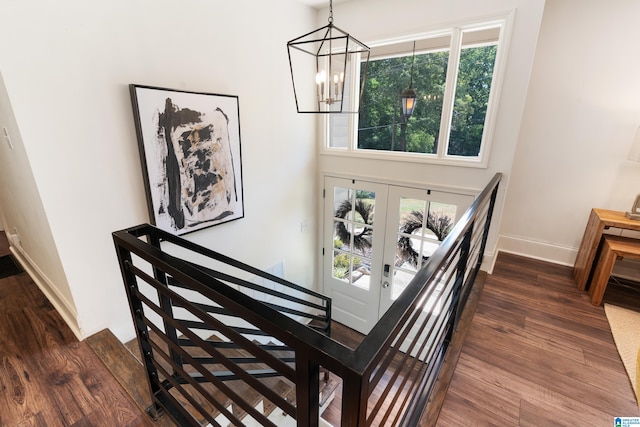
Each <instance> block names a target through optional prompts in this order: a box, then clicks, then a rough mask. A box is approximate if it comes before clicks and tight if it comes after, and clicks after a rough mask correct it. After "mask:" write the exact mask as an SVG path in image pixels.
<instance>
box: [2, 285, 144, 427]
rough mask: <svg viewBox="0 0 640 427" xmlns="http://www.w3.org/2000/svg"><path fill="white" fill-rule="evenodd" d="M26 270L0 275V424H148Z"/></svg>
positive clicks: (14, 425)
mask: <svg viewBox="0 0 640 427" xmlns="http://www.w3.org/2000/svg"><path fill="white" fill-rule="evenodd" d="M152 425H153V424H152V423H151V422H150V421H149V419H148V417H147V415H146V414H144V413H143V412H142V411H140V410H139V408H138V407H137V406H136V405H135V404H134V403H133V401H132V400H131V399H130V398H129V396H128V395H127V394H126V393H125V392H124V390H123V389H122V388H121V387H120V386H119V384H118V383H117V382H116V380H115V378H113V376H112V375H111V374H110V373H109V371H108V370H107V369H106V368H105V366H104V365H103V364H102V363H101V362H100V361H99V359H98V358H97V357H96V356H95V353H94V352H93V351H92V350H91V349H90V348H89V347H88V345H87V344H86V343H84V342H79V341H78V340H77V339H76V338H75V336H74V335H73V333H72V332H71V330H70V329H69V327H68V326H67V325H66V324H65V323H64V321H63V320H62V318H61V317H60V315H59V314H58V312H57V311H56V310H55V309H54V308H53V306H52V305H51V304H50V303H49V302H48V301H47V299H46V298H45V297H44V295H43V294H42V292H41V291H40V290H39V289H38V287H37V286H36V285H35V283H33V281H32V280H31V278H30V277H29V276H28V275H27V273H19V274H17V275H13V276H9V277H6V278H3V279H0V426H2V427H17V426H20V427H22V426H25V427H26V426H43V427H44V426H56V427H57V426H78V427H80V426H83V427H84V426H130V427H134V426H152Z"/></svg>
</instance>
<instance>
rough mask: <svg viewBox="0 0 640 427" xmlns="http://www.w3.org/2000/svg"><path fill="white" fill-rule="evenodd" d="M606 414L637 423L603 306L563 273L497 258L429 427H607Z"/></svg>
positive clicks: (532, 263) (541, 265) (524, 261)
mask: <svg viewBox="0 0 640 427" xmlns="http://www.w3.org/2000/svg"><path fill="white" fill-rule="evenodd" d="M615 291H616V290H615V289H611V290H608V291H607V294H606V295H605V301H606V299H607V298H609V300H612V299H615V298H617V296H616V292H615ZM626 301H627V303H629V302H630V301H629V297H626ZM635 303H636V305H635V307H637V308H640V304H639V303H638V300H637V299H636V301H635ZM615 416H628V417H631V416H638V405H637V403H636V401H635V398H634V394H633V390H632V388H631V384H630V382H629V379H628V377H627V375H626V374H625V370H624V367H623V365H622V362H621V361H620V358H619V356H618V353H617V350H616V348H615V344H614V342H613V338H612V336H611V331H610V329H609V325H608V322H607V319H606V316H605V314H604V310H603V308H602V307H594V306H592V305H591V303H590V300H589V296H588V294H587V293H586V292H580V291H578V290H577V289H576V286H575V284H574V282H573V279H572V276H571V268H569V267H563V266H558V265H554V264H549V263H545V262H541V261H536V260H532V259H528V258H521V257H518V256H515V255H509V254H500V256H499V258H498V261H497V263H496V267H495V270H494V272H493V274H492V275H490V276H488V278H487V281H486V283H485V286H484V290H483V292H482V295H481V297H480V301H479V305H478V308H477V311H476V314H475V316H474V318H473V321H472V323H471V326H470V329H469V331H468V335H467V338H466V340H465V343H464V345H463V348H462V353H461V355H460V358H459V360H458V365H457V366H456V370H455V373H454V376H453V380H452V382H451V384H450V387H449V390H448V392H447V395H446V398H445V401H444V405H443V407H442V410H441V412H440V416H439V418H438V423H437V425H438V426H443V427H445V426H452V425H470V424H472V425H478V426H484V425H505V426H576V425H585V426H587V425H588V426H608V425H612V424H613V418H614V417H615Z"/></svg>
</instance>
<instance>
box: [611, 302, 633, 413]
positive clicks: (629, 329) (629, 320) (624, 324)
mask: <svg viewBox="0 0 640 427" xmlns="http://www.w3.org/2000/svg"><path fill="white" fill-rule="evenodd" d="M604 312H605V314H606V315H607V320H608V321H609V325H610V326H611V334H612V335H613V340H614V341H615V343H616V348H617V349H618V353H619V354H620V358H621V359H622V363H623V364H624V367H625V369H626V370H627V374H628V375H629V379H630V380H631V386H632V387H633V391H634V392H635V393H636V398H637V399H638V401H639V403H640V392H639V390H638V383H637V377H638V376H637V373H636V369H637V363H638V362H637V361H638V349H640V313H638V312H636V311H633V310H628V309H626V308H621V307H617V306H615V305H611V304H605V305H604Z"/></svg>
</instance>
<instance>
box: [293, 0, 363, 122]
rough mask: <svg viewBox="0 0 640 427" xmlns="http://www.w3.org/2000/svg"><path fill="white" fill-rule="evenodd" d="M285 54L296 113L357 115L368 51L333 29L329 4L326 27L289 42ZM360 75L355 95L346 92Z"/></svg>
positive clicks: (349, 36) (331, 3) (344, 34)
mask: <svg viewBox="0 0 640 427" xmlns="http://www.w3.org/2000/svg"><path fill="white" fill-rule="evenodd" d="M287 51H288V53H289V67H290V68H291V80H292V82H293V94H294V97H295V100H296V109H297V110H298V113H357V112H358V108H359V106H360V100H361V98H362V91H363V89H364V82H365V78H366V74H367V73H366V72H367V66H368V64H369V53H370V50H369V48H368V47H367V46H366V45H365V44H364V43H362V42H360V41H358V40H357V39H355V38H354V37H352V36H351V35H349V34H348V33H346V32H345V31H343V30H341V29H340V28H338V27H336V26H335V25H333V1H332V0H330V1H329V24H328V25H326V26H324V27H322V28H318V29H317V30H314V31H311V32H310V33H307V34H304V35H302V36H300V37H297V38H295V39H293V40H291V41H289V42H288V43H287ZM314 75H315V78H314ZM359 75H361V76H362V78H361V79H360V80H361V81H360V90H359V92H358V93H355V91H353V92H352V91H350V89H349V88H350V87H352V82H354V81H357V77H354V76H359Z"/></svg>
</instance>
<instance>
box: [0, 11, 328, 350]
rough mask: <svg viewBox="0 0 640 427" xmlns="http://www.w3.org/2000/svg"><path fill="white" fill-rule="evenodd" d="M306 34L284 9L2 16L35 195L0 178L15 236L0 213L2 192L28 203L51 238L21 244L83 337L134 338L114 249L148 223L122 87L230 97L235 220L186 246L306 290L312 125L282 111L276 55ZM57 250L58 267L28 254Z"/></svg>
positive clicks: (310, 15) (5, 67)
mask: <svg viewBox="0 0 640 427" xmlns="http://www.w3.org/2000/svg"><path fill="white" fill-rule="evenodd" d="M314 23H315V12H314V11H313V10H312V9H310V8H308V7H306V6H302V5H300V4H298V3H297V2H294V1H292V0H279V1H275V2H264V1H261V0H234V1H221V0H206V1H205V0H183V1H180V2H176V1H169V0H98V1H91V2H87V1H83V0H67V1H64V2H54V3H52V2H48V1H45V0H25V1H20V2H16V1H11V2H1V3H0V40H2V43H0V72H2V74H3V76H4V80H5V84H6V89H7V96H6V98H7V99H10V100H11V104H12V107H13V113H14V114H15V129H16V134H20V135H21V138H20V140H21V145H23V149H24V153H25V154H24V158H21V159H20V161H21V165H29V164H30V166H31V170H32V171H33V176H32V178H31V179H32V180H33V183H34V185H33V186H31V187H29V188H27V189H25V190H24V192H23V191H20V192H12V191H11V190H12V189H16V188H21V185H22V184H21V181H22V180H23V178H27V179H28V178H29V175H30V173H29V172H28V171H27V170H17V171H13V173H11V174H9V176H8V178H7V182H4V185H6V186H8V187H9V190H7V189H6V188H4V187H3V191H0V203H1V204H2V205H3V206H4V207H5V214H6V221H7V224H8V226H9V227H13V226H15V224H21V219H20V215H21V214H23V212H7V211H8V209H7V208H6V206H7V203H5V201H6V200H7V199H8V198H9V197H10V196H9V195H7V193H10V194H11V196H12V197H16V198H17V199H18V201H17V205H18V206H23V207H24V206H28V205H30V201H32V200H37V199H38V198H40V199H41V203H42V207H41V208H40V209H39V210H38V212H37V214H38V215H37V218H36V221H37V222H41V221H43V220H44V219H46V220H47V221H48V224H49V227H50V233H48V234H47V233H45V235H44V236H41V235H39V234H38V231H39V230H38V229H36V227H33V228H32V226H33V225H34V224H32V223H31V222H30V221H29V222H26V223H25V224H24V227H23V226H21V230H20V231H21V237H22V240H23V242H27V241H28V242H29V243H30V246H29V247H28V248H27V247H26V245H25V250H27V251H28V253H29V255H31V259H32V260H33V261H34V263H36V264H37V267H38V268H40V269H41V270H42V271H43V274H44V275H45V276H47V277H48V278H49V279H50V281H51V282H52V283H54V285H55V286H58V287H60V289H61V292H64V291H65V286H66V284H65V282H68V289H69V291H70V294H71V295H72V297H73V301H75V305H76V306H77V311H78V313H77V322H78V324H79V328H80V335H81V336H82V337H86V336H89V335H91V334H93V333H95V332H97V331H99V330H101V329H103V328H105V327H109V328H110V329H111V330H112V331H113V332H114V333H115V334H116V335H117V336H118V337H119V338H120V339H121V340H127V339H129V338H131V337H132V336H133V329H132V327H131V320H130V315H129V312H128V306H127V302H126V299H125V297H124V292H123V285H122V279H121V277H120V273H119V270H118V265H117V260H116V257H115V251H114V248H113V243H112V240H111V232H113V231H115V230H118V229H122V228H126V227H129V226H132V225H136V224H138V223H141V222H147V221H148V216H147V209H146V202H145V198H144V190H143V181H142V176H141V170H140V162H139V157H138V151H137V150H138V149H137V141H136V137H135V131H134V125H133V116H132V111H131V103H130V98H129V93H128V87H127V86H128V84H130V83H138V84H146V85H154V86H162V87H168V88H175V89H184V90H193V91H201V92H211V93H221V94H232V95H238V96H239V103H240V123H241V138H242V161H243V175H244V195H245V218H243V219H240V220H238V221H233V222H231V223H227V224H222V225H219V226H216V227H212V228H209V229H207V230H204V231H201V232H198V233H194V234H192V235H189V238H190V239H193V240H195V241H198V243H201V244H203V245H205V246H208V247H211V248H213V249H215V250H220V251H224V252H225V253H227V254H228V255H230V256H232V257H237V258H239V259H242V260H244V261H247V262H249V263H251V264H254V265H256V266H257V267H261V268H269V267H271V266H273V265H275V264H277V263H279V262H283V263H284V266H285V277H286V278H287V279H289V280H292V281H294V282H296V283H299V284H301V285H305V286H309V287H313V286H315V283H314V277H315V270H314V249H315V233H314V232H313V229H311V230H308V231H305V232H302V231H301V226H300V225H301V222H302V221H308V222H309V223H310V224H315V221H316V212H317V210H318V209H317V206H316V205H315V203H316V202H315V197H314V193H315V191H316V189H315V176H316V160H315V145H314V135H315V121H314V120H313V118H311V117H307V116H301V115H298V114H296V113H295V105H294V103H293V95H292V89H291V83H290V75H289V68H288V62H287V56H286V42H287V41H288V40H289V39H291V38H293V37H296V36H298V35H300V34H302V33H303V32H306V31H308V28H310V27H312V26H313V25H314ZM8 41H10V42H8ZM21 149H22V148H21ZM2 155H3V162H4V161H8V159H6V158H4V156H5V152H4V151H3V152H2ZM38 194H39V195H38ZM45 214H46V215H45ZM40 238H43V241H39V240H38V239H40ZM56 249H57V253H58V254H59V258H60V261H61V264H62V266H60V265H52V264H47V263H46V262H44V261H43V260H42V259H40V257H39V256H37V255H39V254H41V253H51V254H52V256H54V254H55V253H56ZM65 278H66V279H65Z"/></svg>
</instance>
